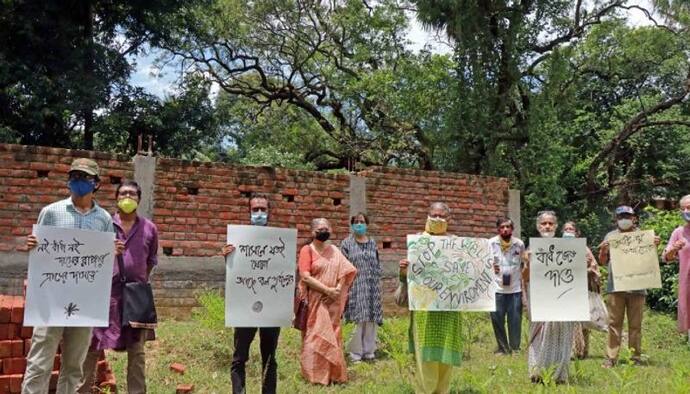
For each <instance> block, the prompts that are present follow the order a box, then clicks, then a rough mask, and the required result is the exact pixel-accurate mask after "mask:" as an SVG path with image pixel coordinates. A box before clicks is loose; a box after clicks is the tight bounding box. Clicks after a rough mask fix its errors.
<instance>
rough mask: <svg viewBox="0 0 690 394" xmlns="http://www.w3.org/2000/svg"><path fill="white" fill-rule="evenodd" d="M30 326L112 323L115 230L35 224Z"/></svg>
mask: <svg viewBox="0 0 690 394" xmlns="http://www.w3.org/2000/svg"><path fill="white" fill-rule="evenodd" d="M33 234H34V235H35V236H36V239H37V241H38V245H37V246H36V247H35V248H33V249H32V250H31V251H30V252H29V269H28V280H27V286H26V308H25V310H24V325H25V326H34V327H35V326H39V327H40V326H43V327H107V326H108V324H109V322H108V313H109V311H110V289H111V286H112V276H113V264H114V262H115V233H108V232H100V231H89V230H79V229H69V228H61V227H53V226H39V225H34V227H33Z"/></svg>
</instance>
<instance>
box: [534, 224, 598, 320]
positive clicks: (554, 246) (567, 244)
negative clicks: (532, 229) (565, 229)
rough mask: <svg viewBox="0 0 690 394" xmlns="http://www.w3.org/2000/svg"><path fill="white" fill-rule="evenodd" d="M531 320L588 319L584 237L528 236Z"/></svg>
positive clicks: (585, 244)
mask: <svg viewBox="0 0 690 394" xmlns="http://www.w3.org/2000/svg"><path fill="white" fill-rule="evenodd" d="M529 246H530V251H531V258H530V275H529V278H530V281H529V283H530V286H529V299H530V301H529V302H530V313H531V319H532V321H588V320H589V295H588V293H587V258H586V256H587V240H586V239H584V238H570V239H564V238H530V240H529Z"/></svg>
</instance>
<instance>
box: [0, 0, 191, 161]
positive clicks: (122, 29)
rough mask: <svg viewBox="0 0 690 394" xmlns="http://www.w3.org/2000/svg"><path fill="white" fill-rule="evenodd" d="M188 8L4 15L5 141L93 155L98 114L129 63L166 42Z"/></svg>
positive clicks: (0, 32)
mask: <svg viewBox="0 0 690 394" xmlns="http://www.w3.org/2000/svg"><path fill="white" fill-rule="evenodd" d="M188 2H189V1H187V0H155V1H146V2H140V1H129V2H112V1H95V0H88V1H81V0H80V1H74V0H62V1H53V2H43V1H36V0H9V1H5V2H3V7H2V8H1V9H0V40H1V41H2V42H3V45H2V46H1V47H0V130H4V133H3V134H2V135H4V137H5V138H6V139H5V141H13V142H20V143H23V144H40V145H49V146H65V147H76V146H81V147H83V148H86V149H93V147H94V145H93V130H94V126H95V125H94V116H95V110H96V109H100V108H103V107H105V106H107V104H108V103H109V101H110V99H111V94H113V93H114V92H113V90H114V87H115V86H116V85H120V86H122V85H126V84H127V78H128V77H129V75H130V72H131V68H132V67H131V64H130V63H129V61H128V56H131V55H133V54H136V53H138V52H139V51H140V50H142V48H143V45H144V44H146V43H154V44H155V42H156V41H157V40H159V39H161V38H162V37H165V36H166V34H167V33H166V29H167V28H168V26H169V23H168V22H169V21H170V20H169V18H170V17H171V15H174V12H173V11H175V10H177V9H178V8H180V7H182V6H183V5H185V4H186V3H188Z"/></svg>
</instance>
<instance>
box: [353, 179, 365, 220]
mask: <svg viewBox="0 0 690 394" xmlns="http://www.w3.org/2000/svg"><path fill="white" fill-rule="evenodd" d="M357 212H364V213H367V178H365V177H361V176H357V175H352V174H350V216H353V215H354V214H356V213H357Z"/></svg>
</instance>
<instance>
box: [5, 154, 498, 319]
mask: <svg viewBox="0 0 690 394" xmlns="http://www.w3.org/2000/svg"><path fill="white" fill-rule="evenodd" d="M77 157H90V158H92V159H94V160H96V161H97V162H98V163H99V165H100V166H101V168H102V170H101V172H102V176H101V179H102V184H101V189H100V190H99V191H98V193H97V198H98V201H99V203H100V204H101V205H102V206H104V207H105V208H106V209H107V210H108V211H110V212H114V210H115V207H114V189H115V186H116V184H117V183H118V182H119V181H120V180H121V179H122V178H133V177H134V173H135V171H136V168H135V167H134V165H133V162H132V159H131V158H130V157H127V156H122V155H114V154H108V153H102V152H90V151H80V150H67V149H59V148H46V147H28V146H20V145H6V144H0V173H1V174H2V176H0V272H2V273H1V274H0V294H2V293H5V294H20V292H21V283H22V281H23V279H24V277H25V272H26V255H25V254H23V253H22V252H21V249H22V246H23V244H24V241H25V238H24V236H25V235H26V234H28V233H29V232H30V231H31V226H32V224H33V223H35V221H36V218H37V216H38V212H39V211H40V209H41V208H42V207H43V206H44V205H46V204H48V203H50V202H53V201H56V200H59V199H62V198H65V197H66V196H67V195H68V191H67V188H66V178H67V171H68V170H69V164H70V163H71V161H72V160H73V159H74V158H77ZM357 176H358V177H361V179H364V184H365V188H364V190H365V192H364V195H362V196H354V195H351V191H350V185H351V183H350V181H351V179H350V176H349V175H343V174H341V175H329V174H323V173H318V172H310V171H296V170H286V169H274V168H270V167H248V166H232V165H227V164H222V163H201V162H191V161H182V160H174V159H166V158H159V159H158V160H157V162H156V163H155V181H154V187H153V190H154V192H153V194H154V195H153V201H154V202H153V207H154V208H153V220H154V222H155V223H156V224H157V226H158V229H159V235H160V250H159V262H160V267H159V269H157V270H156V274H155V276H154V278H153V283H154V291H155V295H156V299H157V304H158V307H159V309H160V311H161V312H162V313H161V314H162V315H173V316H180V317H183V316H185V315H187V314H188V312H189V310H190V309H191V308H192V307H193V306H194V305H196V300H195V294H196V292H197V291H198V290H199V289H200V288H214V289H222V288H223V283H224V266H223V260H222V258H220V257H219V256H218V252H219V250H220V248H221V246H222V245H223V243H224V240H225V233H226V225H227V224H248V220H249V215H248V208H247V196H248V195H249V193H251V192H262V193H266V194H268V195H269V197H270V204H271V210H270V222H271V225H273V226H277V227H292V228H297V229H298V230H299V234H298V237H299V242H300V244H302V243H304V242H305V241H306V239H307V237H308V236H309V230H308V228H309V223H310V221H311V219H313V218H315V217H321V216H323V217H327V218H329V219H330V220H331V224H332V225H333V230H334V239H335V241H336V242H338V241H340V240H342V239H343V238H345V237H346V236H347V235H348V233H349V221H348V218H349V215H350V200H351V199H353V198H355V197H357V198H358V199H359V200H358V201H359V202H358V204H361V203H362V201H360V200H364V201H365V203H364V206H365V207H366V211H367V212H368V214H369V216H370V219H371V225H370V229H371V230H370V232H371V234H372V235H373V236H374V237H375V238H376V240H377V241H378V245H379V249H380V255H381V258H382V261H383V264H384V272H385V279H384V283H383V287H384V293H385V300H384V304H385V305H386V310H387V312H396V309H395V308H393V307H392V299H391V297H390V294H391V293H392V289H394V288H395V285H396V280H397V277H396V272H397V261H398V260H399V259H400V258H402V257H403V256H404V255H405V242H406V241H405V236H406V235H407V234H410V233H417V232H420V231H422V230H423V226H424V221H425V218H426V213H427V208H428V206H429V204H430V203H431V202H433V201H437V200H440V201H445V202H446V203H448V205H449V206H450V207H451V210H452V211H453V212H452V221H451V223H450V228H449V229H450V231H451V232H452V233H455V234H458V235H464V236H481V237H484V236H489V235H491V234H492V233H493V232H494V223H495V219H496V217H497V216H499V215H505V214H507V213H508V187H509V184H508V181H507V180H506V179H503V178H493V177H481V176H470V175H465V174H455V173H444V172H436V171H419V170H407V169H392V168H378V167H377V168H370V169H367V170H366V171H362V172H360V173H359V174H357ZM353 193H354V192H353ZM353 205H356V204H354V203H353Z"/></svg>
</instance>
